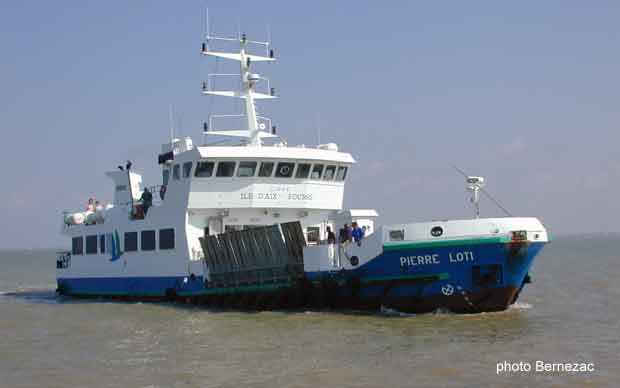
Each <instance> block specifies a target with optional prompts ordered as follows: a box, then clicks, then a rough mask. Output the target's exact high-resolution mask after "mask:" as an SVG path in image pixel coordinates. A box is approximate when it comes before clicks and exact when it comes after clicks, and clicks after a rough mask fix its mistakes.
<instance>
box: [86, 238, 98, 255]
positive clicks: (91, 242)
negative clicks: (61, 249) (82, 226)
mask: <svg viewBox="0 0 620 388" xmlns="http://www.w3.org/2000/svg"><path fill="white" fill-rule="evenodd" d="M86 254H87V255H96V254H97V235H96V234H94V235H92V236H86Z"/></svg>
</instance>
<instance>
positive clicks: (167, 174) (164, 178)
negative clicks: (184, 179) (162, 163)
mask: <svg viewBox="0 0 620 388" xmlns="http://www.w3.org/2000/svg"><path fill="white" fill-rule="evenodd" d="M169 180H170V169H169V168H166V169H163V170H162V171H161V182H162V184H163V185H164V186H165V185H167V184H168V181H169Z"/></svg>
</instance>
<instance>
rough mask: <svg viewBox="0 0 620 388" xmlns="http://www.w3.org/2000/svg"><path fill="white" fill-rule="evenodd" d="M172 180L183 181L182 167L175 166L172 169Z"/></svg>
mask: <svg viewBox="0 0 620 388" xmlns="http://www.w3.org/2000/svg"><path fill="white" fill-rule="evenodd" d="M172 179H174V180H175V181H178V180H179V179H181V165H179V164H175V165H174V166H173V167H172Z"/></svg>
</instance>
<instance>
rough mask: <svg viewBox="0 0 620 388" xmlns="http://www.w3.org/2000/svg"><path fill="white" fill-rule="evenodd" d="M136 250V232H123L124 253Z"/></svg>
mask: <svg viewBox="0 0 620 388" xmlns="http://www.w3.org/2000/svg"><path fill="white" fill-rule="evenodd" d="M137 250H138V232H125V252H135V251H137Z"/></svg>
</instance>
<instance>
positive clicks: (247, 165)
mask: <svg viewBox="0 0 620 388" xmlns="http://www.w3.org/2000/svg"><path fill="white" fill-rule="evenodd" d="M257 164H258V163H257V162H239V171H237V176H239V177H252V176H254V173H255V172H256V165H257Z"/></svg>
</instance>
